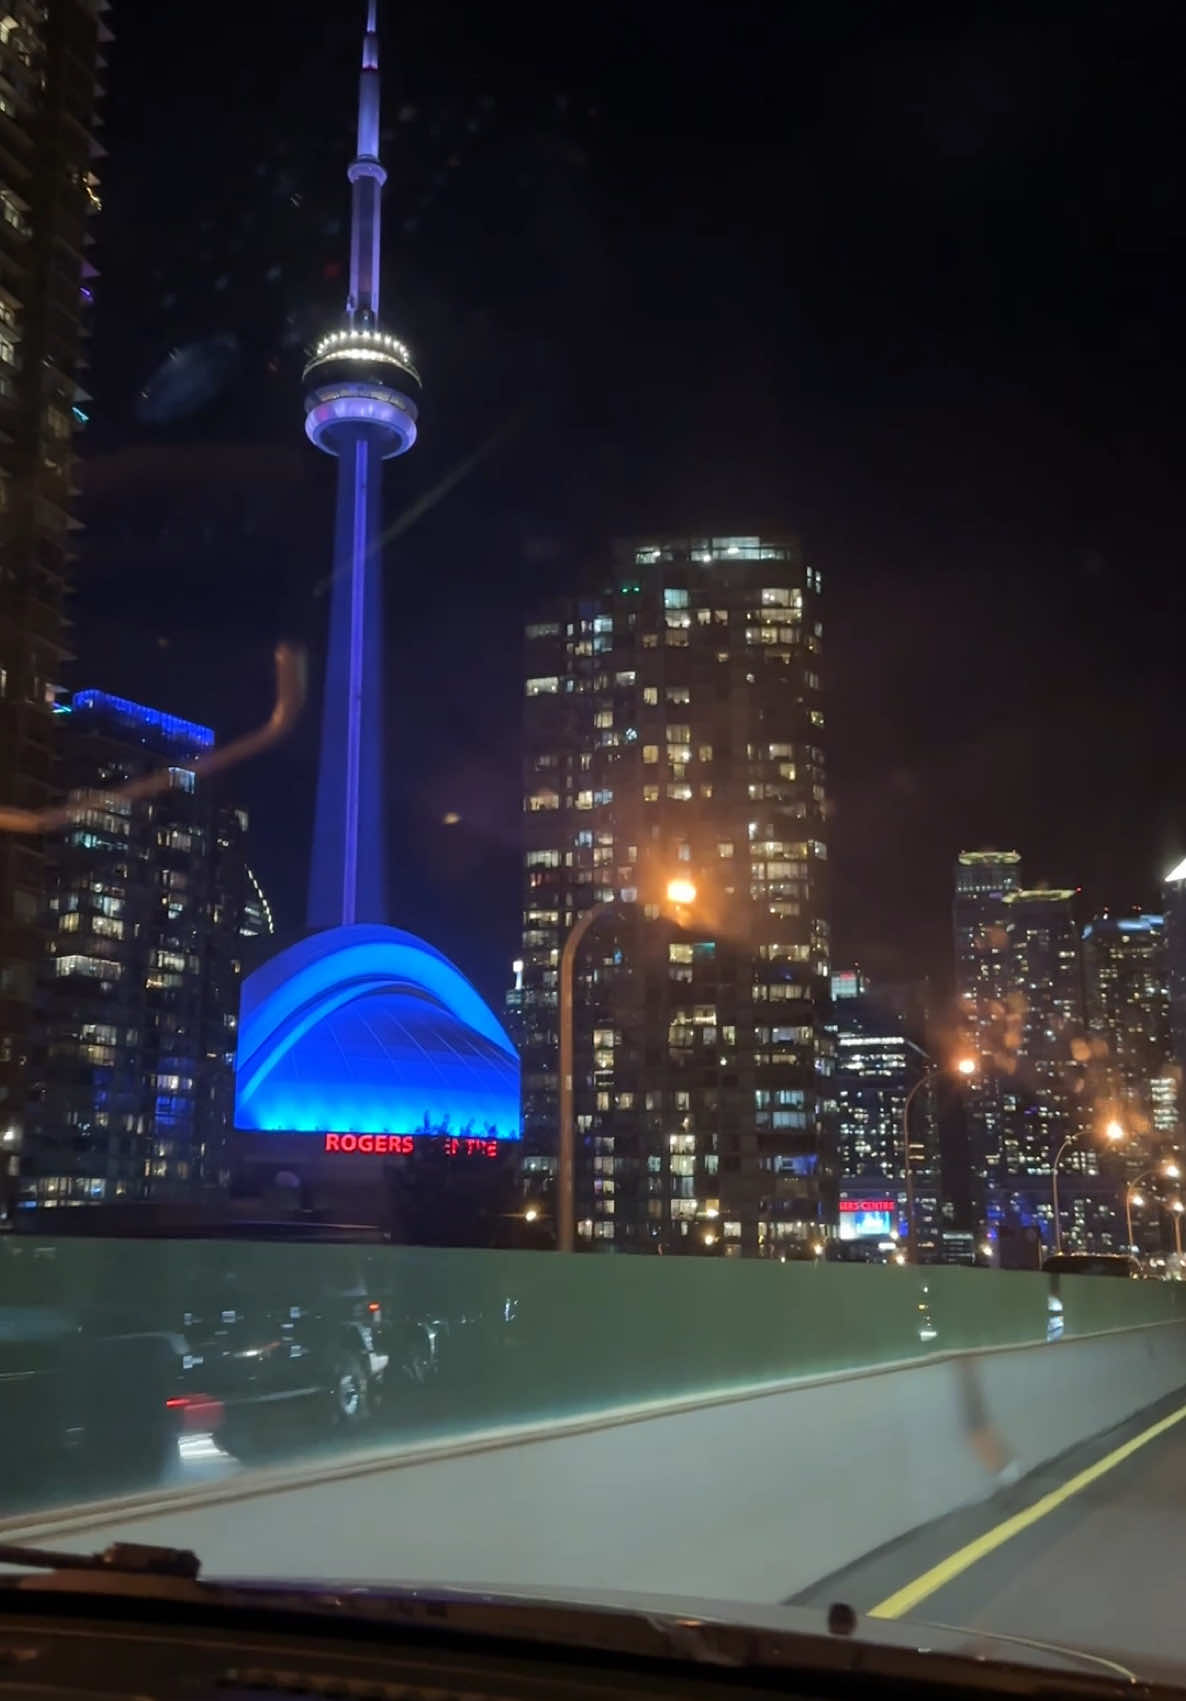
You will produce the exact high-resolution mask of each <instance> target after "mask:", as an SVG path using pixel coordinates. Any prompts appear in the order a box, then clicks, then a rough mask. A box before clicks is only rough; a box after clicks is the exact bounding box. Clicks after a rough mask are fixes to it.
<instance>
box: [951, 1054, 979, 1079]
mask: <svg viewBox="0 0 1186 1701" xmlns="http://www.w3.org/2000/svg"><path fill="white" fill-rule="evenodd" d="M955 1069H956V1074H957V1075H974V1074H975V1073H976V1059H975V1058H974V1057H961V1058H960V1060H959V1062H958V1063H957V1064H956V1066H955Z"/></svg>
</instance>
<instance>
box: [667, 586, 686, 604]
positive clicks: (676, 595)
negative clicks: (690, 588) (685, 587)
mask: <svg viewBox="0 0 1186 1701" xmlns="http://www.w3.org/2000/svg"><path fill="white" fill-rule="evenodd" d="M663 606H664V608H687V606H688V593H687V591H681V590H675V589H669V590H666V591H664V592H663Z"/></svg>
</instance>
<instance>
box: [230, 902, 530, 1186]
mask: <svg viewBox="0 0 1186 1701" xmlns="http://www.w3.org/2000/svg"><path fill="white" fill-rule="evenodd" d="M235 1126H236V1128H237V1129H239V1130H240V1131H242V1132H245V1133H248V1132H255V1133H269V1132H274V1133H288V1134H309V1135H310V1136H316V1139H315V1141H313V1142H311V1143H312V1144H314V1145H315V1147H316V1149H318V1150H321V1151H325V1152H330V1153H337V1154H339V1155H341V1156H358V1157H368V1156H382V1155H388V1156H393V1155H407V1154H409V1153H411V1152H413V1151H414V1150H415V1149H416V1147H417V1145H418V1144H419V1143H420V1142H422V1141H426V1140H432V1141H434V1142H440V1144H441V1146H442V1148H443V1150H444V1151H445V1152H446V1153H447V1154H448V1155H451V1156H474V1155H479V1156H480V1155H484V1156H488V1157H494V1156H496V1155H497V1152H498V1149H499V1147H500V1146H501V1144H502V1143H503V1142H505V1141H510V1140H517V1139H519V1137H520V1132H521V1124H520V1109H519V1058H518V1054H517V1052H516V1050H515V1047H514V1045H513V1043H512V1042H511V1040H510V1038H509V1037H508V1035H507V1034H506V1032H505V1030H504V1029H503V1027H502V1025H501V1023H500V1022H499V1021H498V1020H497V1018H496V1017H495V1015H494V1014H493V1012H492V1011H491V1010H490V1007H489V1006H488V1005H487V1004H486V1002H485V1000H484V999H483V998H482V997H481V995H480V994H479V993H478V992H477V991H476V990H475V988H474V987H473V986H471V984H470V983H469V981H468V980H467V979H466V978H465V976H464V975H463V974H462V973H461V971H460V970H459V969H457V968H456V967H455V966H454V965H453V964H452V963H451V962H449V960H448V958H447V957H444V956H442V955H441V953H440V952H439V951H437V950H434V949H433V947H432V946H431V945H427V944H425V942H424V941H423V940H422V939H417V938H416V937H415V935H414V934H411V933H404V932H402V931H400V930H399V929H397V928H393V927H380V926H373V925H358V926H352V927H334V928H327V929H326V930H325V931H324V932H321V933H315V934H313V935H311V937H310V938H308V939H303V940H301V941H300V943H299V944H296V945H292V946H290V947H289V948H288V949H287V950H285V951H282V952H280V954H279V955H278V956H276V957H273V958H272V959H271V960H270V961H269V962H267V963H265V964H264V965H263V966H262V967H261V968H259V969H257V970H256V971H255V973H254V974H251V975H249V976H248V977H247V979H246V980H245V981H244V982H243V989H242V999H241V1004H240V1018H239V1043H238V1050H237V1054H236V1064H235Z"/></svg>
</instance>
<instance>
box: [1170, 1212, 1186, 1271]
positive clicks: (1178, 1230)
mask: <svg viewBox="0 0 1186 1701" xmlns="http://www.w3.org/2000/svg"><path fill="white" fill-rule="evenodd" d="M1183 1211H1186V1205H1183V1203H1182V1201H1181V1200H1180V1199H1175V1200H1174V1202H1173V1204H1172V1205H1171V1206H1170V1215H1171V1216H1172V1217H1173V1219H1174V1251H1175V1252H1176V1253H1177V1254H1178V1267H1179V1269H1180V1268H1181V1259H1182V1212H1183Z"/></svg>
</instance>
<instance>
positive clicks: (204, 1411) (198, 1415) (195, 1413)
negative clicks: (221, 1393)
mask: <svg viewBox="0 0 1186 1701" xmlns="http://www.w3.org/2000/svg"><path fill="white" fill-rule="evenodd" d="M165 1405H166V1406H167V1407H168V1408H169V1410H170V1411H172V1412H176V1413H177V1416H178V1419H179V1421H180V1425H181V1432H182V1434H183V1435H192V1434H194V1433H195V1432H197V1433H198V1434H203V1435H208V1434H210V1433H211V1432H212V1431H213V1430H216V1429H218V1428H220V1427H221V1424H222V1421H223V1418H224V1417H225V1416H226V1408H225V1406H224V1405H223V1403H222V1401H221V1400H216V1399H215V1398H214V1396H213V1395H212V1394H181V1395H178V1396H177V1397H176V1398H174V1399H172V1400H166V1401H165Z"/></svg>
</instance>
